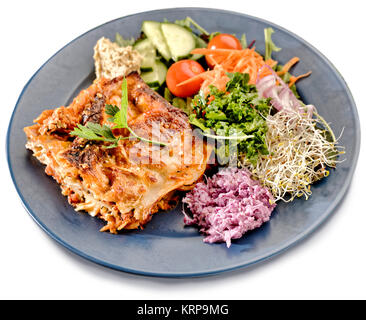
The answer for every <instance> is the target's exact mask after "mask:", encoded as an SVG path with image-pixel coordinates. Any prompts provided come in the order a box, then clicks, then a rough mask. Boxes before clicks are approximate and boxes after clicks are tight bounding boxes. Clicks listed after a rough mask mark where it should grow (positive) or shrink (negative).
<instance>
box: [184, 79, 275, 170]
mask: <svg viewBox="0 0 366 320" xmlns="http://www.w3.org/2000/svg"><path fill="white" fill-rule="evenodd" d="M228 76H229V78H230V81H229V82H228V83H227V84H226V91H225V92H224V91H219V90H218V89H217V88H216V87H213V86H211V87H210V93H209V94H208V96H207V97H205V96H204V94H203V92H199V93H198V94H197V95H196V96H195V97H194V98H193V101H192V108H193V113H191V115H190V117H189V121H190V123H191V124H192V125H195V126H197V127H198V128H200V129H201V130H202V134H203V135H204V136H207V137H210V138H213V139H216V140H217V147H216V154H217V156H218V158H219V159H221V160H224V161H227V160H228V159H230V158H232V157H236V158H237V159H240V157H241V156H245V157H246V158H247V159H248V160H249V161H250V162H252V163H253V164H255V163H256V161H257V158H258V153H260V154H268V149H267V146H266V142H265V136H266V132H267V124H266V120H265V117H266V116H267V115H268V114H269V111H270V103H269V102H270V99H261V98H259V96H258V92H257V89H256V87H255V86H254V85H250V84H249V75H248V74H243V73H239V72H236V73H228ZM212 131H213V134H212Z"/></svg>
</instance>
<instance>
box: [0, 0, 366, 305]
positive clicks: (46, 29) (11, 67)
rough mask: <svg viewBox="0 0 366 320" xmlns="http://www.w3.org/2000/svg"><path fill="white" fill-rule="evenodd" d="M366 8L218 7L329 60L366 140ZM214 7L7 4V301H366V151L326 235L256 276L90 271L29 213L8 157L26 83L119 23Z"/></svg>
mask: <svg viewBox="0 0 366 320" xmlns="http://www.w3.org/2000/svg"><path fill="white" fill-rule="evenodd" d="M362 2H363V1H319V0H317V1H312V0H307V1H293V0H290V1H283V0H277V1H273V0H272V1H263V0H256V1H245V0H240V1H213V0H211V1H210V7H213V8H222V9H228V10H233V11H238V12H242V13H246V14H249V15H253V16H257V17H260V18H263V19H266V20H269V21H272V22H274V23H276V24H279V25H281V26H282V27H284V28H286V29H288V30H291V31H292V32H294V33H296V34H297V35H299V36H300V37H302V38H304V39H305V40H306V41H308V42H310V43H311V44H312V45H314V46H315V47H316V48H318V49H319V50H320V52H322V53H323V54H324V55H325V56H327V57H328V58H329V60H330V61H331V62H332V63H333V64H334V65H335V66H336V67H337V69H338V70H339V71H340V72H341V74H342V75H343V76H344V78H345V80H346V82H347V83H348V85H349V87H350V89H351V91H352V93H353V95H354V99H355V101H356V104H357V106H358V111H359V115H360V120H361V127H362V129H363V131H362V136H363V141H364V139H365V131H366V128H365V125H364V122H365V121H366V110H365V107H366V106H365V103H364V101H365V95H366V90H365V87H366V81H365V75H366V68H365V52H366V46H365V43H366V41H365V31H366V25H365V16H364V9H363V7H362ZM187 6H201V7H205V6H207V4H206V1H188V0H186V1H174V2H173V1H159V0H154V1H144V0H140V1H126V0H119V1H109V0H103V1H94V0H88V1H69V0H63V1H14V0H13V1H6V2H3V3H2V5H1V10H0V33H1V44H0V47H1V50H0V72H1V76H0V81H1V85H0V88H1V89H0V90H1V106H0V108H1V111H2V112H1V113H2V116H1V117H0V130H1V142H0V143H1V147H0V150H1V158H0V173H1V179H0V181H1V182H0V188H1V190H0V197H1V204H2V209H1V220H0V223H1V228H0V298H2V299H365V298H366V292H365V287H366V275H365V271H366V250H365V243H366V236H365V235H366V231H365V230H366V209H365V207H366V196H365V191H366V188H365V184H364V183H365V182H366V173H365V166H364V164H365V161H366V154H365V148H361V153H360V158H359V161H358V166H357V169H356V172H355V175H354V179H353V182H352V185H351V188H350V190H349V192H348V194H347V196H346V198H345V199H344V201H343V203H342V205H341V206H340V207H339V209H338V210H337V211H336V213H335V214H334V215H332V216H331V217H330V219H328V220H327V221H326V223H325V224H323V225H322V226H321V227H320V229H318V230H317V231H316V232H315V233H313V234H312V235H311V236H310V237H309V238H307V239H306V240H304V241H303V242H301V243H300V244H298V245H296V246H295V247H293V248H292V249H290V250H288V251H286V252H285V253H283V254H281V255H279V256H277V257H275V258H273V259H271V260H269V261H267V262H265V263H261V264H258V265H255V266H253V267H251V268H249V269H244V270H241V271H237V272H234V273H228V274H221V275H218V276H213V277H207V278H200V279H185V280H174V279H160V278H148V277H142V276H135V275H130V274H126V273H122V272H118V271H114V270H110V269H107V268H104V267H101V266H99V265H96V264H94V263H91V262H88V261H86V260H84V259H82V258H79V257H78V256H76V255H74V254H72V253H70V252H69V251H67V250H66V249H64V248H63V247H61V246H60V245H58V244H57V243H56V242H55V241H54V240H52V239H51V238H50V237H49V236H48V235H46V233H45V232H43V231H42V230H41V229H40V228H39V227H38V225H37V224H36V223H35V222H34V221H33V220H32V218H31V217H30V216H29V215H28V214H27V213H26V212H25V210H24V209H23V207H22V205H21V203H20V200H19V198H18V195H17V193H16V191H15V188H14V187H13V183H12V181H11V179H10V174H9V171H8V165H7V163H6V157H5V137H6V129H7V126H8V123H9V119H10V115H11V112H12V110H13V108H14V106H15V103H16V101H17V98H18V96H19V94H20V92H21V90H22V89H23V87H24V85H25V84H26V82H27V81H28V80H29V79H30V77H31V76H32V75H33V74H34V73H35V72H36V71H37V70H38V68H39V67H40V66H41V65H42V64H43V63H44V62H45V61H46V60H47V59H48V58H49V57H50V56H52V55H53V54H54V53H55V52H56V51H58V50H59V49H60V48H62V47H63V46H64V45H65V44H66V43H68V42H69V41H71V40H73V39H74V38H75V37H77V36H79V35H80V34H82V33H84V32H86V31H88V30H89V29H91V28H94V27H96V26H98V25H100V24H102V23H104V22H107V21H109V20H112V19H115V18H118V17H121V16H124V15H128V14H132V13H137V12H141V11H147V10H151V9H159V8H168V7H187Z"/></svg>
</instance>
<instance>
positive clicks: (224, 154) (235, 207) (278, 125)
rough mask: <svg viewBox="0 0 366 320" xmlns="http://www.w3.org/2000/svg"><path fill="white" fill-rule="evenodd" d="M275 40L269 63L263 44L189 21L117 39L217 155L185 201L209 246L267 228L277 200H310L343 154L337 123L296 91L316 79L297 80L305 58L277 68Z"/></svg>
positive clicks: (148, 24) (269, 44) (148, 26)
mask: <svg viewBox="0 0 366 320" xmlns="http://www.w3.org/2000/svg"><path fill="white" fill-rule="evenodd" d="M273 36H274V30H273V29H272V28H266V29H265V30H264V42H265V52H264V54H261V53H259V52H257V51H256V48H255V43H256V41H261V40H260V39H257V40H253V41H251V42H250V43H249V44H248V43H247V35H246V34H244V33H243V34H242V35H241V37H240V39H239V38H238V37H237V36H235V35H232V34H226V33H221V32H212V33H210V32H208V31H206V30H205V29H204V28H202V27H201V26H200V25H199V24H197V23H196V22H195V21H194V20H193V19H191V18H190V17H187V18H185V19H183V20H177V21H175V22H169V21H163V22H158V21H144V22H143V23H142V27H141V34H140V37H139V38H138V39H136V40H135V39H127V40H126V39H124V38H123V37H122V36H121V35H120V34H119V33H117V34H116V39H115V43H117V44H118V45H119V46H121V47H125V46H132V48H133V49H134V50H136V51H138V52H139V53H140V55H141V56H142V64H141V68H140V71H141V77H142V79H143V80H144V81H145V82H146V83H147V84H148V85H149V86H150V87H151V88H153V89H154V90H156V91H157V92H158V93H160V94H161V95H162V96H164V98H165V99H166V100H168V101H169V102H170V103H171V104H173V105H174V106H176V107H177V108H180V109H182V110H183V111H184V112H185V113H187V115H188V118H189V122H190V123H191V125H192V126H194V127H195V128H197V130H199V131H200V134H201V135H202V136H204V137H206V139H207V140H208V141H210V142H211V143H213V144H214V146H215V155H216V164H217V168H218V172H217V173H216V174H214V175H213V176H212V177H209V178H207V179H206V181H201V182H198V183H197V184H196V186H195V187H194V188H193V190H191V191H190V192H188V193H187V194H186V196H185V197H184V198H183V203H184V204H185V205H186V208H185V209H184V211H186V209H187V208H188V209H189V210H190V214H188V213H186V212H184V214H185V223H186V224H187V225H192V224H194V225H198V226H199V228H200V230H201V232H202V233H204V234H205V235H206V238H205V240H204V241H206V242H222V241H223V242H226V244H227V246H228V247H229V246H230V244H231V239H238V238H240V237H241V236H242V235H243V234H244V233H245V232H247V231H248V230H252V229H254V228H257V227H259V226H260V225H261V224H262V223H264V222H265V221H267V220H268V219H269V217H270V214H271V212H272V210H273V209H274V208H275V206H276V203H277V202H278V201H285V202H289V201H293V200H294V199H295V198H301V197H304V198H305V199H308V197H309V196H310V195H311V192H312V191H311V185H312V184H313V183H314V182H316V181H318V180H320V179H322V178H324V177H326V176H328V175H329V174H330V169H331V168H335V167H336V163H337V162H339V160H338V158H339V155H340V154H342V153H344V151H342V147H341V146H339V145H338V139H337V138H336V137H335V134H334V133H333V131H332V129H331V128H330V126H329V124H328V123H327V122H326V121H325V120H324V118H322V117H321V116H320V115H319V114H318V112H317V110H316V108H315V106H313V105H305V104H304V103H303V102H302V101H301V98H300V96H299V94H298V92H297V89H296V83H297V81H299V80H300V79H303V78H306V77H308V76H310V74H311V71H309V72H308V73H306V74H301V75H293V74H292V73H291V68H292V67H293V66H294V65H295V64H296V63H298V62H299V61H300V59H299V58H298V57H293V58H292V59H290V60H289V61H288V62H287V63H285V64H283V65H281V64H279V63H278V61H276V60H274V59H273V58H272V53H273V52H274V51H275V52H278V51H280V50H281V48H279V47H277V46H276V45H275V43H274V41H273V40H272V37H273ZM307 81H310V80H307ZM116 112H118V110H117V109H116V110H114V113H116ZM117 115H118V114H117ZM114 119H117V120H118V117H117V118H116V117H115V118H114ZM126 126H127V125H126ZM151 143H158V142H153V141H151Z"/></svg>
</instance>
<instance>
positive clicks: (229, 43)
mask: <svg viewBox="0 0 366 320" xmlns="http://www.w3.org/2000/svg"><path fill="white" fill-rule="evenodd" d="M207 49H235V50H241V49H243V48H242V46H241V43H240V41H239V39H238V38H236V37H234V36H233V35H231V34H228V33H220V34H218V35H217V36H214V37H213V38H212V39H211V41H210V42H209V43H208V45H207ZM213 59H215V57H214V56H213V55H207V56H206V62H207V64H208V66H209V67H210V68H213V66H214V65H215V62H214V60H213Z"/></svg>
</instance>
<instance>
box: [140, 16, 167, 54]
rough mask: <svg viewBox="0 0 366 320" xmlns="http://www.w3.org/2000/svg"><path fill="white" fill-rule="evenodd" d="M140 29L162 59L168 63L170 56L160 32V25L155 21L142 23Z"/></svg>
mask: <svg viewBox="0 0 366 320" xmlns="http://www.w3.org/2000/svg"><path fill="white" fill-rule="evenodd" d="M141 29H142V31H143V32H144V33H145V35H146V36H147V38H148V39H149V40H150V41H151V42H152V43H153V45H154V46H155V48H156V49H157V50H158V51H159V52H160V54H161V55H162V56H163V58H164V59H165V60H166V61H169V60H170V59H171V57H172V56H171V53H170V51H169V48H168V45H167V43H166V42H165V38H164V36H163V33H162V31H161V23H160V22H157V21H144V22H143V23H142V27H141Z"/></svg>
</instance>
